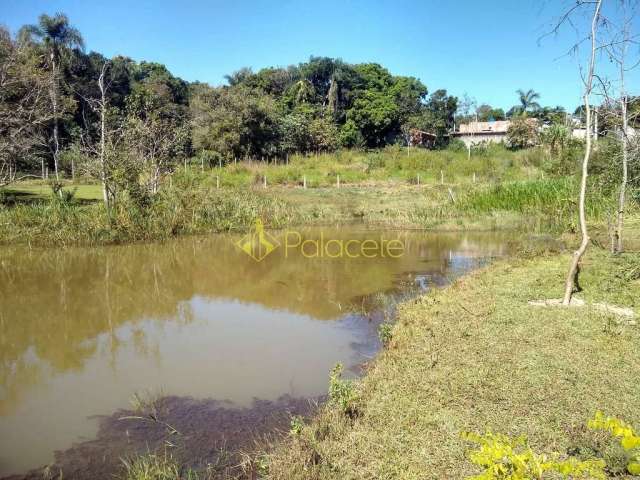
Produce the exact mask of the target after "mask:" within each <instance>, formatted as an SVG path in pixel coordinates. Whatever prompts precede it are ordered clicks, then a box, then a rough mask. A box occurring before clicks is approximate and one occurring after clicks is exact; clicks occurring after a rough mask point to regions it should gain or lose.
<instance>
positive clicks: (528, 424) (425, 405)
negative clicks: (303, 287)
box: [268, 247, 640, 480]
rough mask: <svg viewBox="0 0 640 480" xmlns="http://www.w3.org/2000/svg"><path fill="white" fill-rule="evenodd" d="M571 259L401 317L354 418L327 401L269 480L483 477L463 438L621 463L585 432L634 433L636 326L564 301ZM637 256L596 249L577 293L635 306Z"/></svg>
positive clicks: (542, 262)
mask: <svg viewBox="0 0 640 480" xmlns="http://www.w3.org/2000/svg"><path fill="white" fill-rule="evenodd" d="M568 262H569V256H568V255H566V254H562V255H560V254H553V253H547V254H541V252H536V255H535V257H534V258H528V259H525V258H521V259H517V260H510V261H501V262H499V263H497V264H495V265H493V266H490V267H488V268H486V269H484V270H482V271H479V272H476V273H474V274H471V275H469V276H467V277H465V278H463V279H460V280H458V281H457V282H455V283H454V284H453V285H452V286H451V287H448V288H447V289H445V290H442V291H436V292H434V293H432V294H429V295H426V296H424V297H422V298H419V299H418V300H416V301H411V302H409V303H407V304H405V305H403V306H402V308H401V309H400V311H399V314H398V319H397V323H396V324H395V327H394V329H393V331H392V339H391V341H390V342H389V345H388V347H387V348H385V350H384V351H383V352H382V353H381V354H380V355H379V357H378V358H377V359H376V360H375V361H374V362H373V363H372V365H370V368H369V370H368V372H367V374H366V376H365V377H364V378H363V379H362V380H361V381H360V382H359V383H358V384H357V385H356V390H355V395H356V400H355V402H354V405H353V408H354V409H355V411H356V412H357V414H356V415H351V416H349V415H345V413H344V411H345V409H344V408H343V407H342V406H339V405H335V404H331V403H329V404H327V405H326V406H325V407H324V408H323V410H322V411H321V413H320V414H319V415H318V416H317V417H316V418H314V419H313V420H312V421H311V422H310V423H309V424H308V425H306V426H305V427H304V428H303V429H302V431H301V432H299V433H298V434H295V435H292V436H291V437H290V438H289V440H288V441H286V442H285V443H284V444H283V445H280V446H279V447H277V448H276V451H275V453H272V454H271V456H270V461H269V475H268V478H272V479H287V480H291V479H316V480H321V479H371V478H380V479H385V478H389V479H390V478H402V479H407V480H411V479H429V478H433V479H441V478H459V479H461V478H465V477H466V476H469V475H472V474H474V473H479V471H478V470H476V467H474V466H473V465H472V464H471V462H469V461H468V459H467V458H466V452H467V450H468V449H469V448H470V447H471V445H469V444H467V443H466V442H465V441H464V440H463V439H462V438H461V437H460V434H461V432H463V431H472V432H478V433H484V432H485V431H486V430H488V429H491V430H492V431H494V432H499V433H504V434H508V435H511V436H517V435H526V436H527V437H528V438H529V441H530V444H531V446H532V448H533V449H534V450H535V451H537V452H547V453H550V452H557V453H559V454H560V455H561V457H566V456H567V455H569V454H573V455H579V456H584V457H588V456H589V455H595V456H599V457H603V458H604V459H605V460H606V461H607V463H608V465H609V467H608V468H609V470H608V472H609V474H610V475H614V473H616V472H618V473H619V472H620V469H621V468H622V467H621V458H620V455H619V452H617V451H616V450H615V448H614V447H613V446H611V445H610V443H607V442H606V441H604V440H603V439H602V437H598V436H597V435H594V434H592V433H590V432H588V431H587V429H586V428H585V424H586V421H587V419H589V418H591V417H592V415H593V414H594V412H595V411H596V410H598V409H600V410H603V411H605V412H606V413H608V414H610V415H615V416H617V417H619V418H622V419H624V420H626V421H628V422H630V423H632V424H633V425H635V426H636V428H640V412H639V411H638V408H637V405H638V404H639V402H640V383H639V382H638V381H637V379H638V377H639V376H640V350H639V349H638V348H637V345H638V342H639V341H640V327H638V326H632V325H627V324H626V323H625V322H622V321H620V319H618V318H617V317H613V316H611V315H608V314H604V313H602V312H600V311H598V310H596V309H594V308H590V307H587V308H583V309H563V308H540V307H533V306H530V305H528V303H527V302H528V301H529V300H532V299H541V298H559V297H560V296H561V293H562V284H563V280H564V274H565V271H566V268H567V265H568ZM639 264H640V255H638V254H626V255H622V256H618V257H610V256H609V255H608V254H607V253H605V252H604V251H602V250H598V249H596V248H593V247H592V248H591V249H590V250H589V251H588V253H587V257H586V260H585V264H584V266H583V275H582V278H581V283H582V285H583V287H584V289H585V292H584V294H583V295H582V297H583V298H585V299H586V300H587V301H607V302H611V303H615V304H618V305H622V306H629V307H633V308H635V309H636V311H638V310H639V309H640V279H639V278H640V277H639V275H640V273H639V271H638V268H637V267H638V265H639Z"/></svg>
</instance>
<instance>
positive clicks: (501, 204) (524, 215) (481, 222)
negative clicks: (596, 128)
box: [0, 145, 639, 245]
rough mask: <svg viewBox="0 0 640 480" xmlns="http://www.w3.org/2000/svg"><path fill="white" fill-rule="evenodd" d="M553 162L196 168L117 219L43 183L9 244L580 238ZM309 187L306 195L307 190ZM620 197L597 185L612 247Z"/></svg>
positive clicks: (596, 203) (1, 235)
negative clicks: (352, 236) (443, 235)
mask: <svg viewBox="0 0 640 480" xmlns="http://www.w3.org/2000/svg"><path fill="white" fill-rule="evenodd" d="M544 157H545V156H544V153H543V152H542V151H541V150H538V149H531V150H523V151H517V152H514V151H510V150H506V149H504V148H503V147H501V146H499V145H494V146H490V147H489V148H487V149H486V150H479V151H475V152H474V153H473V155H472V157H471V159H469V158H468V157H467V153H466V152H458V151H453V150H440V151H430V150H424V149H412V150H411V151H410V152H409V154H407V151H406V150H405V149H401V148H397V147H389V148H386V149H384V150H380V151H372V152H363V151H357V150H352V151H343V152H336V153H332V154H322V155H318V156H315V155H314V156H308V157H305V156H292V157H291V158H290V159H289V164H288V165H282V164H267V163H251V162H239V163H238V164H233V163H232V164H230V165H227V166H224V167H223V168H214V169H205V170H204V171H201V169H200V168H199V166H198V165H195V164H193V165H191V166H190V167H189V168H188V169H187V170H186V171H185V170H184V169H183V168H178V169H177V170H176V172H174V173H173V174H172V175H170V176H169V177H166V178H165V179H164V182H163V184H162V186H161V189H160V193H159V194H158V195H156V196H154V197H152V198H150V199H149V201H148V202H146V203H145V205H144V206H137V205H136V204H135V203H134V202H131V201H129V200H128V199H127V198H126V197H125V198H122V199H121V200H120V201H119V203H118V205H117V207H116V209H115V210H114V211H113V212H111V214H110V215H109V214H107V212H106V210H105V209H104V207H103V206H102V205H101V202H100V198H101V188H100V186H99V185H94V184H89V185H87V184H70V183H69V182H66V183H65V187H64V188H65V190H66V191H67V192H74V194H73V195H72V197H73V198H72V199H71V200H69V201H62V200H60V199H59V198H56V197H53V196H52V194H51V187H50V186H49V185H48V184H47V183H46V182H43V181H40V180H37V181H30V182H23V183H18V184H14V185H12V186H11V187H10V188H9V189H6V190H5V191H4V192H0V194H2V195H0V200H2V201H1V202H0V243H15V242H29V243H36V244H37V243H40V244H45V245H60V244H106V243H122V242H130V241H141V240H156V239H163V238H169V237H172V236H176V235H180V234H198V233H209V232H221V231H228V230H237V231H240V230H244V229H246V228H247V227H248V226H249V225H251V224H252V222H253V220H254V219H255V217H257V216H261V217H263V221H264V222H265V224H266V225H267V226H269V227H272V228H273V227H276V228H277V227H282V226H285V225H308V224H327V223H347V222H367V223H369V224H376V225H380V226H385V227H398V228H440V229H447V230H459V229H475V230H477V229H483V230H487V229H503V228H525V229H528V230H535V231H543V230H549V231H553V232H555V233H561V232H574V231H576V230H577V215H576V210H577V208H576V199H577V197H578V194H577V182H576V180H575V179H574V178H571V177H551V178H547V179H545V178H543V173H542V170H540V168H541V167H540V164H541V162H543V160H544ZM441 174H442V175H443V177H441ZM474 174H475V182H474V181H473V178H474V177H473V175H474ZM265 175H266V177H267V188H264V186H263V180H264V176H265ZM338 175H339V176H340V188H337V182H336V180H337V177H338ZM418 175H419V176H420V184H418V181H417V180H418ZM303 176H304V177H306V180H307V187H308V188H306V189H304V188H301V185H302V177H303ZM443 179H444V181H442V180H443ZM218 186H219V187H220V188H218ZM614 197H615V192H605V189H603V188H602V187H601V186H600V181H599V179H598V177H594V181H593V182H591V185H590V188H589V197H588V198H589V201H588V204H587V207H588V212H587V213H588V217H589V221H590V222H591V224H592V226H594V227H596V228H597V229H598V230H599V231H600V232H604V233H603V234H602V233H601V234H600V237H602V238H604V240H603V241H604V242H606V241H607V240H606V236H607V232H606V223H607V221H608V219H609V218H610V216H611V214H612V212H613V211H614V210H615V206H614V200H615V198H614ZM638 212H639V210H638V205H637V204H636V203H634V202H633V201H630V204H629V210H628V213H629V218H630V219H631V220H633V219H634V218H638V217H639V215H638Z"/></svg>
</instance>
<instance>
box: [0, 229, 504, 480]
mask: <svg viewBox="0 0 640 480" xmlns="http://www.w3.org/2000/svg"><path fill="white" fill-rule="evenodd" d="M278 235H283V232H280V233H276V234H274V236H275V237H276V238H278ZM301 236H302V237H301V238H302V239H319V238H320V237H321V236H322V237H323V239H325V240H326V239H343V240H348V239H356V240H363V239H369V238H371V239H375V240H380V239H381V238H383V239H387V240H390V239H398V240H400V241H401V242H402V244H403V246H404V254H403V255H402V256H399V257H397V258H393V257H391V256H384V257H382V256H379V255H377V256H375V258H363V257H362V256H360V257H359V258H347V257H342V258H329V257H327V256H325V257H324V258H307V257H308V255H307V256H305V255H303V254H301V253H300V251H299V250H295V249H289V250H287V251H285V249H284V248H283V247H280V248H278V249H276V250H274V251H273V252H271V253H270V254H269V255H268V256H267V257H266V258H264V259H263V260H262V261H260V262H256V261H255V260H253V259H252V258H250V257H249V256H248V255H247V254H246V253H245V252H243V251H242V250H241V249H240V248H238V246H236V244H235V242H237V241H238V240H239V238H240V237H239V236H231V235H215V236H209V237H197V238H183V239H178V240H174V241H169V242H166V243H161V244H144V245H129V246H113V247H100V248H65V249H56V250H53V249H52V250H48V249H29V248H27V247H0V477H7V476H10V475H15V476H16V477H15V478H23V477H25V476H26V477H29V476H34V477H35V476H36V475H40V474H41V473H42V468H43V467H44V466H46V465H53V467H52V468H53V471H54V472H57V471H59V469H62V470H63V472H64V478H113V474H114V473H117V470H118V468H120V467H121V465H122V463H121V459H122V458H126V457H127V456H129V455H132V454H133V453H135V452H146V451H151V450H153V449H155V448H158V447H159V446H163V448H165V449H166V448H175V449H176V452H177V453H176V454H177V455H178V456H180V455H182V456H183V457H184V458H183V459H184V460H186V461H188V462H190V463H192V464H193V465H195V466H201V465H203V464H204V463H206V462H211V461H212V458H215V455H216V452H222V451H223V450H224V449H226V448H234V447H237V446H241V445H242V444H243V443H242V442H246V441H247V439H248V438H250V437H251V435H255V434H260V433H264V432H266V431H268V430H269V429H274V428H280V427H286V426H287V425H288V421H289V420H288V419H289V415H290V414H291V413H305V412H307V411H309V406H310V402H309V401H308V399H318V398H321V397H322V395H323V394H325V393H326V391H327V381H328V372H329V370H330V369H331V368H332V367H333V366H334V365H335V364H336V363H337V362H341V363H343V364H344V365H345V370H346V372H347V375H357V374H358V371H359V369H360V367H361V366H362V365H363V364H364V363H366V362H367V361H369V360H371V358H373V357H374V356H375V353H376V351H377V350H378V349H379V342H378V338H377V328H378V325H379V323H380V322H381V321H384V318H385V315H384V313H385V312H387V313H388V308H389V305H392V304H393V302H395V301H397V300H398V299H399V298H405V297H406V296H408V295H415V294H416V293H419V292H422V291H425V290H428V289H429V288H432V287H434V286H439V285H442V284H445V283H446V282H447V281H449V280H450V279H452V278H454V277H456V276H459V275H461V274H463V273H465V272H467V271H468V270H469V269H472V268H474V267H476V266H477V265H479V264H481V263H482V262H484V261H486V260H487V259H490V258H492V257H496V256H502V255H505V254H506V253H507V251H508V245H509V244H510V240H511V238H510V237H509V236H507V235H505V234H496V233H491V234H490V233H455V234H448V233H437V234H436V233H425V232H401V231H386V232H381V231H375V230H369V229H365V228H363V227H341V228H321V229H307V230H303V231H301ZM136 393H138V394H139V395H141V396H144V395H153V396H154V398H156V399H157V406H158V409H161V410H162V411H163V412H166V415H167V416H166V420H163V421H165V422H166V423H167V424H171V426H172V427H174V428H175V429H176V430H178V431H179V432H180V433H179V434H178V435H174V437H173V438H172V439H170V441H169V443H167V439H166V434H167V428H166V426H165V425H164V424H157V423H155V422H149V421H145V420H136V419H130V418H129V419H123V417H128V416H131V415H132V412H130V411H129V410H128V409H131V408H132V407H131V399H132V397H133V395H134V394H136ZM178 437H180V438H178ZM169 444H173V447H172V446H171V445H170V446H169V447H167V445H169ZM56 469H58V470H56ZM29 472H31V473H30V474H29Z"/></svg>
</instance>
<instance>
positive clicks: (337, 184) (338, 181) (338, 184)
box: [336, 175, 340, 188]
mask: <svg viewBox="0 0 640 480" xmlns="http://www.w3.org/2000/svg"><path fill="white" fill-rule="evenodd" d="M337 177H338V178H337V180H336V186H337V187H338V188H340V175H338V176H337Z"/></svg>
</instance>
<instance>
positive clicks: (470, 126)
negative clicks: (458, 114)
mask: <svg viewBox="0 0 640 480" xmlns="http://www.w3.org/2000/svg"><path fill="white" fill-rule="evenodd" d="M509 125H511V121H510V120H499V121H495V122H471V123H463V124H462V125H460V127H459V129H458V130H457V131H455V132H453V133H452V134H451V136H452V137H453V138H457V139H459V140H462V141H463V142H464V144H465V145H466V146H467V147H469V146H473V145H477V144H479V143H484V142H493V143H499V142H505V141H506V140H507V130H508V129H509Z"/></svg>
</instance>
